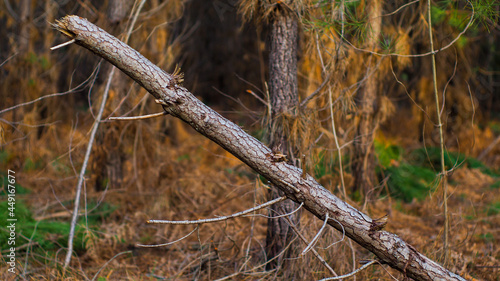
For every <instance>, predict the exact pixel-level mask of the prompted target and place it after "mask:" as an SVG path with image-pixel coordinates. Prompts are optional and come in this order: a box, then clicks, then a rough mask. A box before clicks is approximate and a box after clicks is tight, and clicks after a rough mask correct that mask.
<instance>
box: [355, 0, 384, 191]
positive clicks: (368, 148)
mask: <svg viewBox="0 0 500 281" xmlns="http://www.w3.org/2000/svg"><path fill="white" fill-rule="evenodd" d="M366 9H367V11H368V23H367V28H368V30H367V32H366V38H367V41H366V49H368V50H373V49H375V48H376V46H377V44H378V42H379V37H380V30H381V25H382V18H381V15H382V0H374V1H368V3H367V7H366ZM366 61H367V71H366V75H367V77H366V82H365V84H364V85H363V86H362V87H361V88H360V89H359V92H358V95H357V97H356V100H357V105H358V124H357V128H356V136H355V138H354V153H353V159H352V172H353V176H354V185H353V192H354V193H358V192H359V193H362V194H363V195H364V196H365V197H370V190H371V189H372V188H373V187H374V186H375V185H376V175H375V157H374V147H373V140H374V137H375V131H376V127H377V122H376V119H375V106H376V103H377V92H378V87H379V85H378V84H379V83H378V75H377V72H376V70H375V69H374V68H375V67H376V65H377V62H376V57H375V56H372V55H369V57H368V58H367V60H366Z"/></svg>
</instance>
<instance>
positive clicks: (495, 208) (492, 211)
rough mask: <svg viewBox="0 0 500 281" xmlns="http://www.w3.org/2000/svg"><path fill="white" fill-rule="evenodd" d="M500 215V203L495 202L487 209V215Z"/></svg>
mask: <svg viewBox="0 0 500 281" xmlns="http://www.w3.org/2000/svg"><path fill="white" fill-rule="evenodd" d="M498 214H500V201H497V202H493V203H492V204H491V205H489V206H488V207H487V211H486V215H488V216H495V215H498Z"/></svg>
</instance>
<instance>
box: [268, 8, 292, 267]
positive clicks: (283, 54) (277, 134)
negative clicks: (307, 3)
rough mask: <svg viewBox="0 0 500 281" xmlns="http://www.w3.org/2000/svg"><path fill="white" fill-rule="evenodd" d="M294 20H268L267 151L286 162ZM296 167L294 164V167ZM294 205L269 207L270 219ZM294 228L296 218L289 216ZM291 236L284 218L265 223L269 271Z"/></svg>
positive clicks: (282, 15) (284, 13)
mask: <svg viewBox="0 0 500 281" xmlns="http://www.w3.org/2000/svg"><path fill="white" fill-rule="evenodd" d="M297 37H298V26H297V18H296V16H295V15H294V14H293V12H291V11H289V10H286V8H285V7H278V8H277V9H276V10H275V14H273V16H272V20H271V29H270V35H269V44H270V53H269V92H270V97H271V107H272V110H271V122H270V130H269V140H270V147H271V148H273V150H274V151H275V152H280V153H282V154H285V155H287V161H293V159H294V151H295V150H296V149H295V145H294V144H293V143H292V141H291V138H290V134H289V129H288V128H289V126H288V125H287V124H288V122H289V120H291V119H293V118H291V117H293V116H295V115H296V106H297V104H298V86H297ZM294 164H296V163H294ZM280 196H283V193H282V192H281V191H279V190H278V189H277V188H275V187H272V188H271V189H270V197H271V199H274V198H277V197H280ZM297 207H298V205H297V204H296V203H294V202H293V201H291V200H287V201H284V202H281V203H279V204H275V205H273V206H272V207H271V211H270V217H275V216H279V215H282V214H286V213H291V212H293V211H294V210H295V209H296V208H297ZM289 218H290V219H291V221H292V222H293V223H295V224H298V222H299V219H300V214H299V213H298V212H297V213H295V214H293V215H291V216H289ZM293 236H294V233H293V230H292V228H291V227H290V226H289V225H288V223H287V222H286V220H285V219H284V218H279V219H273V218H270V219H269V220H268V229H267V239H266V251H267V258H268V260H271V259H273V258H275V257H277V256H278V255H280V256H279V257H278V258H276V259H274V260H273V261H271V262H270V263H268V265H267V268H268V269H273V268H276V267H279V266H281V265H282V264H283V259H284V258H286V257H288V256H289V254H290V249H291V248H289V249H288V250H287V251H285V252H284V253H282V252H283V251H284V249H285V248H286V247H287V245H288V244H289V243H290V242H291V241H292V238H293Z"/></svg>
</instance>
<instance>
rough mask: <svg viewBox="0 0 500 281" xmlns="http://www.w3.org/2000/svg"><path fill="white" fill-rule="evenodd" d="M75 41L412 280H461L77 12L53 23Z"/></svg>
mask: <svg viewBox="0 0 500 281" xmlns="http://www.w3.org/2000/svg"><path fill="white" fill-rule="evenodd" d="M54 26H55V27H56V28H57V30H59V31H60V32H62V33H64V34H65V35H66V36H68V37H69V38H70V39H75V44H78V45H80V46H82V47H85V48H87V49H89V50H90V51H92V52H94V53H95V54H96V55H99V56H101V57H103V58H104V59H106V60H108V61H109V62H110V63H112V64H114V65H115V66H116V67H118V68H119V69H120V70H122V71H123V72H124V73H126V74H127V75H128V76H130V77H131V78H132V79H134V80H135V81H136V82H137V83H139V84H140V85H141V86H142V87H144V88H145V89H146V90H147V91H148V92H149V93H150V94H152V95H153V96H154V97H155V99H157V100H158V101H160V103H161V104H162V106H163V108H164V110H165V111H166V112H168V113H169V114H170V115H172V116H174V117H177V118H180V119H181V120H183V121H184V122H186V123H187V124H189V125H190V126H191V127H193V128H194V129H195V130H196V131H198V132H199V133H201V134H203V135H204V136H206V137H207V138H209V139H211V140H213V141H214V142H216V143H217V144H219V145H220V146H221V147H223V148H224V149H226V150H227V151H229V152H230V153H232V154H233V155H234V156H236V157H238V158H239V159H240V160H241V161H243V162H244V163H245V164H247V165H248V166H250V167H251V168H252V169H254V170H255V171H256V172H257V173H259V174H260V175H262V176H263V177H265V178H266V179H267V180H269V181H270V182H271V183H272V184H273V185H275V186H276V187H278V188H279V189H281V190H282V191H283V192H284V193H285V194H286V196H287V197H288V198H290V199H292V200H294V201H295V202H298V203H303V204H304V207H305V208H306V209H307V210H309V211H310V212H311V213H313V214H314V215H315V216H317V217H318V218H320V219H321V220H324V219H325V217H326V214H327V213H328V216H329V217H330V218H331V219H330V220H328V224H329V225H331V226H333V227H334V228H336V229H338V230H342V229H344V231H345V234H346V235H347V236H348V237H350V238H351V239H353V240H354V241H356V242H357V243H358V244H360V245H361V246H363V247H364V248H366V249H368V250H370V251H371V252H372V253H374V254H375V255H376V256H377V257H378V258H379V259H380V260H381V262H383V263H386V264H388V265H390V266H391V267H393V268H396V269H397V270H399V271H401V272H403V273H404V274H405V275H407V276H408V277H411V278H414V279H416V280H465V279H463V278H462V277H460V276H458V275H456V274H454V273H452V272H450V271H448V270H447V269H446V268H444V267H442V266H441V265H439V264H438V263H436V262H434V261H432V260H430V259H429V258H427V257H426V256H424V255H422V254H421V253H419V252H418V251H417V250H416V249H415V248H414V247H412V246H411V245H409V244H407V243H406V242H404V241H403V240H402V239H401V238H400V237H399V236H397V235H395V234H392V233H389V232H387V231H383V230H381V228H382V227H380V224H378V223H377V222H376V221H374V220H372V219H371V218H370V217H368V216H367V215H365V214H363V213H362V212H360V211H358V210H357V209H355V208H354V207H352V206H350V205H349V204H347V203H346V202H344V201H342V200H340V199H339V198H337V197H336V196H334V195H333V194H332V193H331V192H330V191H328V190H326V189H325V188H324V187H323V186H321V185H320V184H319V183H318V182H317V181H316V180H315V179H314V178H313V177H311V176H310V175H307V174H304V175H303V174H302V170H301V169H299V168H297V167H295V166H293V165H290V164H288V163H286V161H281V158H280V157H279V155H275V154H274V153H273V152H272V150H271V149H269V148H268V147H266V146H265V145H264V144H262V143H261V142H260V141H259V140H257V139H256V138H254V137H252V136H250V135H249V134H247V133H246V132H245V131H244V130H243V129H242V128H240V127H239V126H238V125H236V124H234V123H233V122H231V121H229V120H227V119H225V118H224V117H222V116H221V115H220V114H219V113H217V112H215V111H214V110H212V109H211V108H209V107H208V106H206V105H205V104H203V103H202V102H201V101H199V100H198V99H196V97H195V96H194V95H193V94H191V93H190V92H189V91H188V90H187V89H186V88H184V87H182V86H181V85H179V83H180V82H181V81H182V75H180V74H179V73H174V74H168V73H166V72H165V71H163V70H162V69H160V68H159V67H158V66H156V65H154V64H153V63H151V62H150V61H149V60H147V59H146V58H145V57H144V56H142V55H141V54H140V53H139V52H137V51H136V50H134V49H132V48H131V47H129V46H128V45H126V44H125V43H123V42H121V41H120V40H118V39H117V38H115V37H113V36H111V35H110V34H108V33H106V32H105V31H104V30H102V29H100V28H99V27H97V26H95V25H94V24H92V23H90V22H89V21H87V20H86V19H83V18H80V17H78V16H66V17H64V18H62V19H61V20H59V21H57V22H56V24H55V25H54Z"/></svg>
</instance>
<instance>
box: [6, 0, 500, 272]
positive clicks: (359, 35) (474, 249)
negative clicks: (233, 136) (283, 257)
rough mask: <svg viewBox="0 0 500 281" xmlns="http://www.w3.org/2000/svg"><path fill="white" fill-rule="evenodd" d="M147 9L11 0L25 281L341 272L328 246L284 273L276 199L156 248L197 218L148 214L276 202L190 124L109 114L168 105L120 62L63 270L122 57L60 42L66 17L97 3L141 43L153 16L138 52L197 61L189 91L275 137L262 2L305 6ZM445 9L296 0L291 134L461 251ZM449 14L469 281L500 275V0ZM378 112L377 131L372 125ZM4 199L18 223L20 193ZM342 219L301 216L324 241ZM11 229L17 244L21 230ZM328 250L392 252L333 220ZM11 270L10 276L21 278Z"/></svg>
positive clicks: (415, 234) (344, 266)
mask: <svg viewBox="0 0 500 281" xmlns="http://www.w3.org/2000/svg"><path fill="white" fill-rule="evenodd" d="M139 2H141V1H135V2H134V1H133V0H123V1H120V0H106V1H94V0H79V1H63V0H60V1H39V0H18V1H9V0H6V1H2V2H1V3H0V25H1V26H3V28H1V29H0V38H1V39H2V40H1V41H2V42H0V77H1V78H0V91H1V102H0V174H1V176H2V180H3V186H6V184H7V178H6V175H7V171H8V170H9V169H10V170H12V171H15V173H16V174H15V175H16V182H17V184H16V189H17V195H16V199H17V201H16V217H17V219H18V229H17V230H16V233H17V247H18V248H17V258H18V259H17V266H16V269H17V270H18V272H19V275H20V276H21V277H19V279H18V280H21V279H23V278H26V279H30V280H62V279H68V280H174V279H176V280H195V279H196V280H215V279H219V280H257V279H263V280H276V279H278V280H290V279H291V278H295V279H294V280H315V279H320V278H324V277H329V276H331V274H330V272H329V271H328V270H326V268H325V267H324V266H323V265H322V264H321V263H320V262H319V261H318V260H317V259H316V258H315V257H314V256H313V255H312V254H311V253H308V254H306V255H304V256H301V255H296V258H292V259H290V260H289V261H288V264H289V265H288V266H287V270H286V271H283V270H277V271H266V270H265V265H264V263H265V261H266V258H265V250H264V247H265V245H264V244H265V235H266V227H267V221H266V218H265V216H263V215H267V212H266V211H264V210H261V211H258V212H257V214H256V215H255V216H248V217H242V218H236V219H233V220H229V221H225V222H222V223H215V224H206V225H200V227H199V229H197V230H196V231H195V232H194V233H193V234H192V235H190V236H189V237H187V238H185V239H183V240H181V241H178V242H176V243H172V244H171V245H168V246H164V247H156V248H144V247H138V246H137V244H162V243H167V242H173V241H176V240H178V239H180V238H182V237H184V236H185V235H187V234H189V233H190V232H191V231H192V230H193V229H195V226H171V225H148V224H147V223H146V221H147V220H148V219H169V220H170V219H171V220H195V219H200V218H210V217H216V216H221V215H229V214H231V213H235V212H238V211H242V210H245V209H248V208H251V207H253V206H255V205H258V204H260V203H263V202H266V199H267V190H268V188H269V187H268V186H267V185H266V182H263V181H262V180H261V178H260V177H258V175H257V174H256V173H254V172H253V171H252V170H251V169H250V168H248V167H246V166H245V165H244V164H242V163H241V162H240V161H239V160H238V159H236V158H235V157H233V156H232V155H230V154H229V153H227V152H225V151H224V150H223V149H221V148H220V147H218V146H217V145H216V144H214V143H212V142H211V141H210V140H208V139H206V138H204V137H203V136H201V135H199V134H198V133H196V132H195V131H194V130H193V129H191V128H190V127H189V126H187V125H186V124H184V123H182V121H179V120H176V119H174V118H173V117H171V116H166V117H160V118H156V119H148V120H141V121H109V120H106V119H107V118H108V117H110V116H137V115H145V114H150V113H156V112H159V111H161V108H160V107H159V106H158V105H157V104H155V102H154V99H153V98H152V97H151V96H150V95H149V94H148V93H147V92H146V91H145V90H144V89H143V88H141V87H140V86H139V85H138V84H137V83H135V82H133V81H132V80H131V79H130V78H128V77H127V76H126V75H124V74H122V73H119V71H116V72H115V74H114V76H113V77H112V82H111V85H110V90H109V98H108V100H107V102H106V105H105V109H104V115H103V119H104V121H103V122H101V124H100V127H99V129H98V132H97V136H96V139H95V142H94V145H93V146H92V151H91V156H90V160H89V161H90V162H89V165H88V166H87V170H86V172H85V182H84V190H83V195H82V196H83V197H82V203H81V204H82V205H81V206H82V207H81V216H80V220H79V223H78V226H77V228H76V237H75V241H74V254H73V258H72V262H71V264H70V267H69V269H68V270H67V271H66V272H65V273H64V275H63V270H62V265H63V261H64V256H65V254H66V249H67V243H68V232H69V222H70V220H71V210H72V209H73V202H74V198H75V192H76V185H77V182H78V175H79V173H80V169H81V167H82V163H83V159H84V155H85V152H86V148H87V144H88V142H89V132H90V130H91V128H92V126H93V123H94V121H95V116H96V114H97V112H98V111H99V106H100V103H101V99H102V96H103V91H104V89H105V86H106V82H107V80H108V78H109V75H110V72H111V65H110V64H109V63H107V62H104V61H102V60H101V59H100V58H99V57H97V56H95V55H93V54H92V53H90V52H88V51H87V50H85V49H83V48H81V47H78V46H76V45H74V44H73V45H69V46H66V47H64V48H60V49H57V50H55V51H51V50H50V47H52V46H55V45H58V44H60V43H63V42H65V41H66V40H67V38H64V36H62V35H61V34H59V32H57V31H56V30H55V29H54V28H53V27H52V26H51V23H53V22H54V21H55V20H56V19H58V18H60V17H62V16H65V15H68V14H75V15H79V16H81V17H84V18H87V19H88V20H89V21H91V22H93V23H95V24H96V25H98V26H100V27H101V28H103V29H104V30H106V31H107V32H109V33H111V34H113V35H115V36H116V37H118V38H120V39H122V40H124V38H125V37H126V34H127V31H128V30H129V29H130V28H131V25H132V23H133V17H134V15H136V14H137V15H138V16H137V20H136V21H135V23H134V25H133V26H132V28H131V34H130V38H129V39H128V44H129V45H130V46H132V47H133V48H135V49H136V50H138V51H139V52H140V53H142V54H143V55H144V56H145V57H147V58H148V59H150V60H151V61H152V62H153V63H155V64H157V65H158V66H160V67H161V68H162V69H164V70H166V71H168V72H173V71H174V69H175V67H176V65H178V66H179V67H180V68H181V70H182V72H184V77H185V78H184V79H185V81H184V86H185V87H186V88H187V89H189V90H190V91H191V92H192V93H193V94H195V95H196V96H197V97H198V98H199V99H201V100H202V101H203V102H205V103H206V104H208V105H209V106H210V107H212V108H214V109H215V110H217V111H218V112H219V113H221V114H222V115H223V116H225V117H227V118H228V119H230V120H232V121H233V122H235V123H237V124H239V125H241V126H242V127H243V128H245V130H247V131H248V132H249V133H251V134H252V135H254V136H255V137H257V138H259V139H261V140H263V141H264V142H265V141H266V139H265V138H264V135H265V132H266V126H267V125H266V124H267V122H268V120H267V117H268V111H269V108H268V107H267V106H266V104H267V101H268V91H267V87H268V86H267V79H268V45H269V42H268V30H269V26H268V24H267V23H266V20H265V19H263V18H259V16H258V15H255V14H253V13H255V11H257V10H258V9H256V7H257V6H258V5H261V4H263V3H264V4H266V5H278V4H280V5H283V3H278V2H288V1H275V0H262V1H257V0H245V1H238V0H210V1H208V0H170V1H169V0H151V1H146V2H145V4H144V5H143V6H141V3H139ZM285 5H286V4H285ZM377 7H378V8H377ZM427 8H428V6H427V1H419V0H416V1H410V2H408V1H398V0H396V1H386V0H374V1H366V0H359V1H339V0H337V1H323V0H302V1H296V5H295V6H294V7H293V9H294V11H295V13H296V14H297V17H298V21H299V30H300V42H299V51H298V54H297V56H298V74H297V75H298V90H299V96H300V100H301V102H304V101H305V102H304V103H303V104H304V106H302V107H301V110H300V114H299V115H298V116H296V118H297V122H295V123H293V124H296V126H294V127H293V128H291V129H290V132H289V133H290V134H291V135H292V136H293V137H295V138H298V139H300V146H301V153H302V154H303V155H305V157H304V161H303V162H304V163H303V167H304V168H305V169H306V170H307V172H308V173H310V174H311V175H314V177H315V178H316V179H317V180H318V181H319V182H320V183H321V184H322V185H323V186H325V187H326V188H328V189H329V190H331V191H332V192H333V193H334V194H336V195H337V196H339V197H340V198H342V199H344V200H346V201H347V202H349V203H350V204H351V205H353V206H355V207H357V208H358V209H360V210H362V211H363V212H365V213H367V214H369V215H370V216H371V217H373V218H380V217H383V216H384V215H388V224H387V227H386V230H387V231H390V232H393V233H396V234H398V235H400V236H401V237H402V238H403V239H404V240H405V241H407V242H409V243H410V244H412V245H413V246H414V247H415V248H416V249H418V250H419V251H421V252H422V253H423V254H425V255H427V256H428V257H430V258H431V259H433V260H435V261H438V262H445V261H444V258H443V256H444V255H443V231H444V216H443V212H444V211H443V203H444V201H443V196H442V192H441V191H440V188H439V187H440V185H439V182H440V179H441V177H440V172H441V163H440V157H441V156H440V145H441V143H440V137H439V126H437V124H438V121H437V119H438V116H437V113H436V100H435V95H434V86H433V65H432V59H431V55H430V54H429V52H430V50H431V46H430V40H429V21H428V17H427ZM431 12H432V17H431V19H432V25H431V27H432V32H433V41H434V49H435V50H440V51H439V52H438V53H437V54H436V68H435V70H436V78H437V79H436V86H437V89H438V97H439V104H440V106H442V108H440V109H439V110H440V111H441V112H442V114H441V120H442V122H443V132H444V147H445V149H446V153H445V164H446V167H445V169H446V170H447V171H449V172H448V173H447V174H448V195H447V206H448V209H449V218H450V222H449V225H450V229H449V233H450V237H449V253H450V254H449V260H447V261H446V266H447V268H449V269H450V270H452V271H454V272H456V273H458V274H460V275H462V276H464V277H465V278H467V279H472V278H475V279H477V280H500V279H499V278H500V248H499V247H498V243H500V192H499V191H500V170H499V167H500V143H499V141H500V95H499V93H500V79H499V76H500V50H499V49H498V46H499V45H500V36H499V35H500V27H499V25H498V15H499V2H498V1H494V0H473V1H451V0H444V1H432V6H431ZM259 19H260V20H259ZM374 19H376V20H379V21H380V24H379V28H378V29H375V28H372V27H373V26H375V25H373V21H374ZM441 49H442V50H441ZM367 93H371V94H367ZM311 95H312V96H311ZM256 96H257V97H259V98H256ZM367 96H369V97H368V98H370V100H368V101H367V100H366V99H367ZM42 97H43V98H42ZM367 116H368V117H367ZM366 118H369V119H366ZM363 120H364V121H363ZM366 120H368V121H366ZM362 122H367V123H366V124H367V126H368V127H367V128H368V129H369V133H368V134H359V130H358V129H357V128H358V127H359V126H360V124H362ZM367 136H368V138H367ZM359 151H361V152H362V153H363V154H362V155H361V158H363V157H365V155H369V157H371V158H370V159H373V161H372V162H370V163H372V164H370V165H368V166H365V168H366V169H364V170H363V171H362V173H365V174H368V176H366V178H365V179H368V181H366V180H365V183H364V184H365V185H366V186H364V187H363V188H361V186H362V184H363V183H359V182H358V180H359V179H357V178H356V177H357V175H359V174H360V173H361V172H357V169H359V165H357V164H356V163H358V162H357V160H356V159H359V157H360V156H359ZM367 159H368V158H367ZM366 182H368V184H367V183H366ZM344 190H345V195H346V196H344ZM1 196H2V197H1V201H0V205H2V206H1V209H0V214H2V221H5V220H4V219H3V218H6V217H7V208H8V206H7V200H5V199H6V192H5V191H2V193H1ZM322 223H323V222H322V221H320V220H318V219H316V218H315V217H313V216H311V215H309V214H307V212H303V214H302V218H301V223H300V226H299V228H300V231H301V233H302V234H303V235H304V236H305V237H306V239H309V240H311V239H312V238H313V237H314V235H316V233H317V231H318V230H319V229H320V228H321V225H322ZM5 227H6V225H1V226H0V237H1V241H6V240H5V239H7V237H8V234H9V232H8V230H7V229H6V228H5ZM2 244H3V245H2V251H3V252H2V254H3V255H4V254H5V253H7V249H8V245H6V244H5V243H2ZM293 247H297V248H298V249H299V253H300V251H302V249H303V248H304V247H306V244H304V243H303V242H301V241H299V240H297V241H295V242H294V244H293ZM316 249H317V250H318V252H319V253H320V255H321V256H322V257H323V258H324V259H325V260H326V261H327V262H328V263H329V264H330V265H331V267H332V268H333V269H334V270H335V271H336V273H337V274H339V275H340V274H346V273H349V272H350V271H352V270H353V269H354V268H358V267H360V263H359V262H360V261H361V260H370V259H373V258H374V256H373V254H371V253H370V252H368V251H367V250H365V249H364V248H362V247H360V246H359V245H356V244H353V243H349V241H348V239H347V238H344V237H343V235H342V233H339V232H337V231H335V230H333V229H330V230H327V231H326V232H325V233H324V234H323V235H322V237H321V239H320V240H319V241H318V243H317V245H316ZM4 266H5V263H3V262H2V263H1V264H0V268H2V270H1V273H0V279H2V280H10V279H11V278H12V275H9V273H8V272H7V270H6V267H4ZM403 277H404V276H403V274H402V273H399V272H397V271H395V270H392V269H391V268H389V267H388V266H386V265H375V266H371V267H369V268H368V269H366V270H364V271H362V272H360V273H358V274H357V278H358V279H360V280H368V279H377V280H394V279H396V280H402V279H403ZM393 278H394V279H393ZM351 279H352V280H354V279H353V278H352V277H351Z"/></svg>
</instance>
